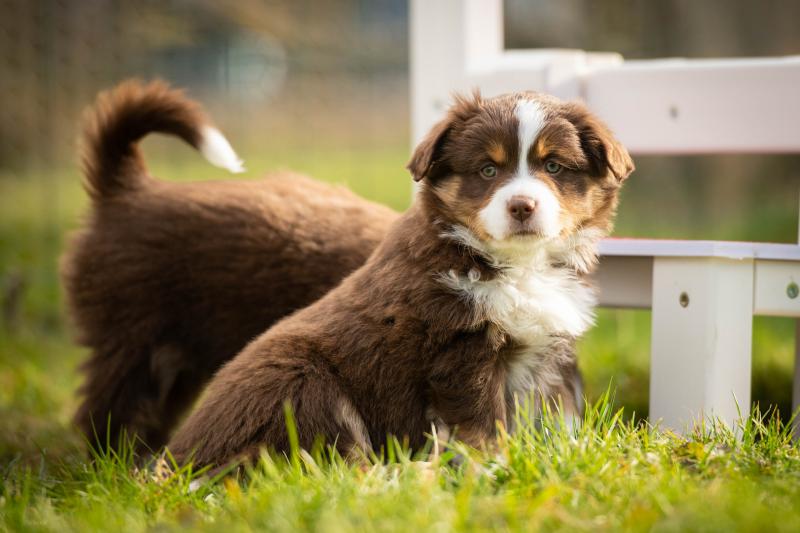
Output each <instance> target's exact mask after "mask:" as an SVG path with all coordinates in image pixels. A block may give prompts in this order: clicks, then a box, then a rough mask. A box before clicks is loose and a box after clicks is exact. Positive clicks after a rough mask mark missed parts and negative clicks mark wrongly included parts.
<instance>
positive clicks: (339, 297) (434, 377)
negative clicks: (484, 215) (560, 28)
mask: <svg viewBox="0 0 800 533" xmlns="http://www.w3.org/2000/svg"><path fill="white" fill-rule="evenodd" d="M520 98H536V99H537V101H540V102H541V103H542V105H544V106H547V107H548V109H550V112H551V113H552V114H553V116H554V117H556V116H558V117H560V118H561V119H563V120H564V121H565V123H567V124H569V127H570V128H572V129H573V130H574V132H575V134H576V135H577V136H578V142H579V144H580V146H581V149H582V150H583V154H582V155H583V156H584V157H583V158H584V162H583V164H582V165H581V166H576V167H575V168H573V169H570V170H569V171H568V172H566V173H565V174H564V175H563V176H560V177H552V178H546V177H543V178H542V179H547V180H548V183H549V186H550V187H551V188H552V189H553V191H554V192H555V194H558V195H560V197H561V201H562V202H563V204H562V205H563V206H564V207H565V211H567V215H568V219H569V220H568V222H569V224H568V225H567V226H565V232H567V233H568V235H567V236H570V235H572V234H573V233H576V232H578V231H579V230H580V229H582V228H586V227H597V228H602V229H605V228H608V227H609V226H610V224H611V216H612V215H613V213H612V211H610V210H609V209H611V210H613V206H614V205H616V204H615V202H616V193H617V190H618V188H619V184H620V182H621V180H622V179H623V178H624V177H625V176H627V173H628V172H629V170H620V168H621V167H619V164H621V163H619V162H620V161H623V159H624V158H622V159H620V154H622V153H624V154H625V157H627V153H625V152H624V148H622V147H621V146H620V145H618V143H617V142H616V141H615V140H614V139H613V137H612V136H611V135H610V133H608V131H607V130H606V129H605V127H604V126H602V125H601V124H599V123H598V122H595V119H593V118H592V117H591V116H590V115H589V114H588V112H587V111H586V110H585V109H583V108H579V107H576V106H573V105H572V104H562V103H561V102H559V101H557V100H555V99H552V98H547V97H544V96H541V95H533V94H516V95H508V96H504V97H498V98H494V99H489V100H484V99H481V98H480V97H479V96H477V95H476V96H474V97H473V98H461V99H458V101H457V102H456V105H455V106H453V108H452V109H451V110H450V112H449V113H448V116H447V117H446V118H445V120H443V121H442V122H440V123H439V124H437V125H436V126H435V127H434V128H433V129H432V131H431V133H430V134H429V135H428V136H427V137H426V138H425V139H424V140H423V141H422V143H421V144H420V145H419V146H418V147H417V149H416V151H415V153H414V155H413V156H412V159H411V162H410V163H409V169H410V170H411V172H412V174H413V176H414V179H415V180H417V181H421V182H422V183H421V190H420V193H419V197H418V199H417V201H416V202H415V204H414V206H413V207H412V208H411V209H410V210H409V211H408V212H406V213H405V214H404V215H403V216H402V217H401V218H400V220H398V221H397V222H396V223H395V224H394V225H393V227H392V228H391V229H390V230H389V233H388V235H387V236H386V238H385V239H384V240H383V242H382V243H381V244H380V246H379V247H378V249H377V250H376V251H375V252H374V253H373V254H372V256H371V257H370V258H369V259H368V261H367V263H366V264H365V265H364V266H363V267H361V268H360V269H358V270H357V271H355V272H354V273H353V274H351V275H350V276H349V277H348V278H347V279H345V280H344V281H343V282H342V284H341V285H339V286H338V287H337V288H335V289H333V290H332V291H331V292H329V293H328V294H326V295H325V296H324V297H323V298H322V299H320V300H319V301H317V302H315V303H314V304H312V305H310V306H309V307H307V308H305V309H303V310H301V311H299V312H297V313H296V314H294V315H292V316H290V317H288V318H286V319H284V320H282V321H281V322H279V323H278V324H276V325H275V326H273V327H272V328H271V329H269V330H268V331H267V332H265V333H264V334H262V335H261V336H260V337H259V338H257V339H256V340H254V341H253V342H252V343H250V344H249V345H248V346H247V347H246V348H245V349H244V351H243V352H242V353H240V354H239V355H238V356H236V358H234V359H233V360H232V361H231V362H229V363H228V364H227V365H225V366H224V367H223V368H222V369H221V370H220V372H219V373H218V374H217V375H216V376H215V378H214V379H213V380H212V382H211V383H210V385H209V388H208V391H207V394H206V395H205V400H204V401H203V402H202V403H201V405H200V406H199V407H198V409H197V410H196V411H195V412H193V413H192V414H191V415H190V417H189V418H188V419H187V421H186V422H185V423H184V424H183V426H182V427H181V428H180V429H179V430H178V432H177V433H176V435H175V436H174V438H173V439H172V440H171V442H170V444H169V449H170V450H171V452H172V453H173V454H175V456H176V457H177V459H178V460H179V461H187V460H189V459H193V460H194V461H195V463H196V464H199V465H222V464H224V463H226V462H228V461H231V460H234V459H237V458H240V457H249V456H252V455H253V454H254V453H255V452H256V451H257V450H258V449H259V448H260V447H268V448H272V449H274V450H286V449H287V448H288V446H289V441H288V437H287V430H286V420H285V418H284V403H285V402H286V403H288V405H289V406H290V407H291V409H292V411H293V413H294V417H295V419H296V424H297V431H298V437H299V443H300V446H301V447H304V448H309V447H311V446H312V445H313V444H314V442H315V441H317V439H319V438H322V439H324V440H325V441H326V442H328V443H335V444H336V447H337V448H338V449H339V450H340V451H342V452H343V453H346V454H348V453H352V452H353V450H354V449H359V448H360V449H361V450H360V451H361V452H370V451H376V452H378V451H379V450H380V449H381V448H382V446H383V445H384V444H385V443H386V439H387V436H389V435H394V436H396V437H398V438H400V439H403V440H405V441H407V442H408V443H409V444H410V446H411V447H412V448H419V447H420V446H422V445H423V444H424V442H425V433H426V432H429V431H430V428H431V424H432V423H433V424H435V425H437V426H438V427H440V428H442V429H443V430H445V432H447V431H449V430H450V429H451V428H452V429H453V430H454V431H455V434H456V436H457V437H458V438H460V439H462V440H464V441H465V442H467V443H469V444H472V445H481V444H483V443H485V442H486V441H487V440H489V439H491V438H492V436H493V435H494V432H495V428H496V424H498V423H501V424H505V425H508V424H509V422H510V421H511V420H510V419H511V417H512V415H513V411H512V409H513V408H514V405H515V401H516V399H517V398H516V397H515V396H514V393H513V391H512V390H511V389H510V388H509V386H508V384H507V379H508V377H509V373H510V372H512V367H513V366H514V365H515V362H516V360H517V359H518V358H519V357H522V356H524V355H525V353H526V352H525V348H526V347H525V346H523V345H521V344H520V342H518V341H517V339H515V338H512V336H511V335H510V334H509V333H508V332H507V331H504V329H503V327H502V325H501V324H498V323H497V322H496V321H495V320H494V319H493V317H492V316H491V315H490V314H487V312H486V311H485V309H484V308H482V307H481V306H479V305H476V304H475V303H474V302H473V301H471V300H469V299H467V298H464V297H463V296H462V295H461V294H457V293H454V291H453V290H451V289H450V288H448V286H446V284H444V283H442V279H441V278H442V276H443V275H445V274H446V273H448V272H451V273H453V274H454V275H456V274H462V275H466V274H467V273H469V274H470V275H473V274H478V275H479V278H480V280H482V281H492V280H502V279H503V277H504V276H505V275H506V272H505V268H506V267H505V266H503V265H502V264H498V262H497V261H495V260H494V258H493V257H490V256H487V255H486V254H485V253H484V252H483V251H482V250H481V249H477V248H474V247H472V246H470V245H469V244H468V243H464V242H459V241H457V240H455V239H450V238H447V237H443V235H442V234H443V232H445V231H447V230H448V229H449V228H451V227H452V226H454V225H465V226H467V227H468V228H469V229H471V230H473V233H474V234H475V235H476V237H477V238H478V239H482V238H483V235H485V234H486V232H485V231H481V227H480V222H479V221H478V218H477V217H476V213H477V212H478V210H479V209H480V208H481V207H482V206H484V205H486V204H487V202H488V200H489V199H490V198H491V196H492V193H493V192H494V191H495V190H497V188H498V187H500V186H502V184H503V183H505V182H506V181H507V180H508V179H509V176H510V173H509V172H508V170H507V169H505V168H500V174H499V175H498V176H497V178H496V179H493V180H486V179H483V178H482V177H481V176H480V173H479V172H480V168H481V166H482V165H484V164H485V161H486V159H485V158H486V156H487V150H491V147H492V146H493V144H495V143H501V144H502V146H503V147H504V151H505V152H506V154H507V156H508V160H509V161H512V162H513V161H515V160H516V158H517V155H516V154H517V152H519V148H518V143H517V142H516V141H515V137H514V136H515V134H514V132H515V128H516V126H517V122H516V119H515V118H514V116H513V109H514V105H515V104H516V102H517V101H518V100H519V99H520ZM567 149H569V147H567ZM531 152H532V153H533V152H534V150H531ZM612 154H614V155H613V157H612ZM488 156H491V154H490V153H488ZM627 161H630V160H629V159H628V160H627ZM543 163H544V162H543V161H538V160H534V161H532V165H533V167H534V168H535V169H536V172H537V176H539V175H540V174H541V168H540V165H541V164H543ZM628 166H629V167H630V169H632V165H628ZM576 182H581V183H583V186H581V187H575V186H574V184H575V183H576ZM579 189H580V190H582V191H583V193H582V194H578V193H577V191H578V190H579ZM592 252H593V249H592V248H589V252H587V253H592ZM552 261H553V263H554V265H553V268H556V269H564V271H566V274H568V275H569V276H572V279H577V277H578V276H580V275H582V273H583V272H582V271H580V269H579V268H578V267H577V266H575V265H573V264H571V263H570V262H569V261H566V260H565V261H564V262H563V263H561V262H559V260H558V259H556V258H553V259H552ZM578 282H579V281H578ZM579 283H580V282H579ZM538 356H541V357H542V358H543V360H547V361H552V362H553V363H552V365H551V366H552V369H553V372H554V373H555V374H557V375H555V376H552V379H554V380H555V381H554V382H553V383H552V384H551V383H549V382H546V381H542V386H541V389H540V390H539V391H538V392H540V393H541V394H544V395H545V396H546V398H547V400H548V401H553V402H556V401H558V399H559V398H561V399H563V400H564V402H565V403H568V404H569V405H568V406H567V408H568V409H571V410H572V412H574V411H577V410H578V409H579V400H578V399H577V398H576V397H575V395H576V394H577V389H578V384H577V382H578V375H577V371H576V366H575V358H574V339H573V338H570V337H565V336H563V335H560V334H557V333H554V334H553V336H552V337H551V338H550V339H549V344H548V346H547V347H546V348H544V349H543V350H542V351H541V352H540V353H539V354H538V355H537V357H538ZM532 372H534V371H532ZM534 377H537V378H538V377H539V376H538V375H536V376H534ZM529 392H531V393H533V392H536V391H529ZM342 405H346V406H348V407H347V413H348V416H347V417H343V416H342V414H341V409H342V408H341V406H342ZM345 420H346V422H345ZM364 432H366V435H367V436H368V438H366V437H364V436H363V434H364ZM365 447H366V448H367V449H364V448H365Z"/></svg>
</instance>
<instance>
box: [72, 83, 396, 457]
mask: <svg viewBox="0 0 800 533" xmlns="http://www.w3.org/2000/svg"><path fill="white" fill-rule="evenodd" d="M151 132H161V133H167V134H172V135H177V136H179V137H181V138H182V139H184V140H186V141H187V142H188V143H189V144H191V145H192V146H194V147H197V148H198V149H200V150H201V151H202V153H203V154H204V155H205V156H206V157H207V158H208V159H209V160H210V161H211V162H213V163H215V164H218V165H221V166H223V167H225V168H228V169H229V170H234V171H235V170H238V169H240V168H241V163H240V162H239V160H238V158H237V157H236V154H235V153H234V152H233V150H232V149H231V147H230V145H229V144H228V143H227V141H225V139H224V137H222V135H221V134H220V133H219V132H218V131H217V130H216V129H213V127H212V126H211V125H210V122H209V121H208V119H207V118H206V117H205V116H204V114H203V113H202V111H201V109H200V108H199V106H198V105H197V104H196V103H194V102H192V101H191V100H189V99H187V98H186V97H185V96H184V95H183V94H182V93H181V92H179V91H175V90H171V89H169V88H168V87H167V86H166V85H165V84H163V83H158V82H156V83H151V84H148V85H144V84H141V83H137V82H127V83H124V84H122V85H120V86H119V87H117V88H116V89H114V90H112V91H110V92H108V93H105V94H102V95H101V96H100V97H99V99H98V101H97V103H96V105H95V106H94V108H93V109H92V110H91V112H90V113H89V117H88V122H87V130H86V134H85V139H84V141H85V142H84V144H85V146H84V154H83V156H84V171H85V174H86V187H87V190H88V191H89V193H90V195H91V198H92V205H91V210H90V212H89V216H88V219H87V221H86V224H85V226H84V228H83V229H81V230H80V231H79V232H78V234H77V235H75V237H74V238H73V240H72V242H71V244H70V246H69V247H68V249H67V252H66V254H65V256H64V257H63V260H62V274H63V282H64V287H65V289H66V296H67V300H68V303H69V308H70V311H71V314H72V316H73V318H74V320H75V322H76V324H77V326H78V329H79V334H80V340H81V341H82V343H83V344H85V345H86V346H88V347H89V348H90V349H91V353H90V356H89V359H88V360H87V361H86V363H85V364H84V367H83V368H84V371H85V374H86V381H85V383H84V385H83V388H82V393H83V402H82V404H81V406H80V408H79V410H78V413H77V414H76V416H75V420H76V422H77V425H78V426H79V427H80V429H81V430H82V431H83V432H84V433H85V434H86V436H87V437H89V439H90V440H92V441H94V439H95V435H96V438H97V441H98V442H97V444H99V445H100V446H105V445H106V444H110V445H111V446H112V447H114V446H116V445H117V443H118V439H119V436H120V434H121V432H122V431H123V430H125V431H127V434H128V435H129V436H132V435H134V434H135V435H137V436H138V437H139V439H140V440H141V441H142V442H143V443H144V444H145V445H146V446H147V447H150V448H151V449H153V450H155V449H157V448H159V447H161V446H163V445H164V444H165V443H166V441H167V439H168V438H169V435H170V433H171V431H172V429H173V426H174V425H175V424H176V423H177V421H178V420H179V418H180V417H181V416H182V414H183V413H184V411H185V410H186V409H188V407H190V406H191V404H192V403H193V401H194V400H195V399H196V397H197V395H198V394H199V392H200V391H201V390H202V388H203V387H204V386H205V384H206V382H207V381H208V380H209V379H210V378H211V376H212V375H213V373H214V372H215V371H216V370H217V369H218V368H219V367H220V366H221V365H222V364H223V363H224V362H226V361H227V360H229V359H231V358H232V357H233V356H234V355H236V353H238V352H239V351H240V350H241V349H242V348H243V347H244V346H245V345H246V344H247V342H249V341H250V340H251V339H253V338H254V337H255V336H256V335H258V334H260V333H261V332H263V331H264V330H265V329H266V328H268V327H269V326H270V325H272V324H273V323H274V322H276V321H277V320H278V319H280V318H282V317H284V316H286V315H288V314H289V313H291V312H293V311H295V310H297V309H300V308H302V307H305V306H306V305H308V304H310V303H311V302H313V301H314V300H316V299H317V298H319V297H320V296H322V295H323V294H325V293H326V292H327V291H328V290H329V289H331V288H332V287H334V286H335V285H336V284H338V283H339V282H340V281H341V280H342V278H344V277H345V276H346V275H347V274H349V273H350V272H352V271H353V270H355V269H356V268H358V267H359V266H361V265H362V264H363V263H364V261H365V260H366V258H367V257H368V256H369V254H370V253H371V252H372V251H373V250H374V249H375V247H376V246H377V244H378V243H379V242H380V240H381V239H382V238H383V237H384V235H385V234H386V232H387V230H388V228H389V226H390V225H391V224H392V223H393V222H394V221H395V220H396V219H397V217H398V215H397V214H396V213H395V212H394V211H392V210H390V209H388V208H386V207H383V206H380V205H377V204H375V203H372V202H368V201H366V200H363V199H361V198H359V197H358V196H356V195H355V194H353V193H351V192H349V191H347V190H345V189H343V188H339V187H333V186H329V185H325V184H322V183H319V182H316V181H313V180H310V179H308V178H305V177H303V176H298V175H293V174H288V173H280V174H276V175H273V176H269V177H268V179H265V180H247V181H218V182H202V183H167V182H163V181H159V180H156V179H154V178H153V177H151V176H150V175H149V174H148V172H147V169H146V167H145V165H144V162H143V160H142V157H141V155H140V152H139V150H138V149H137V147H136V143H137V141H139V140H140V139H141V138H142V137H144V136H145V135H147V134H149V133H151Z"/></svg>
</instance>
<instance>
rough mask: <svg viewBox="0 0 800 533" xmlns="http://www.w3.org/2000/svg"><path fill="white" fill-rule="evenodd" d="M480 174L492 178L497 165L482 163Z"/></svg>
mask: <svg viewBox="0 0 800 533" xmlns="http://www.w3.org/2000/svg"><path fill="white" fill-rule="evenodd" d="M481 176H483V177H484V178H488V179H492V178H494V177H495V176H497V167H496V166H494V165H491V164H489V165H484V166H483V168H482V169H481Z"/></svg>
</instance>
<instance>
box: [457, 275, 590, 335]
mask: <svg viewBox="0 0 800 533" xmlns="http://www.w3.org/2000/svg"><path fill="white" fill-rule="evenodd" d="M443 281H444V282H445V284H446V285H448V286H449V287H450V288H452V289H454V290H456V291H458V292H460V293H462V294H463V295H464V296H466V297H468V298H469V299H470V300H471V301H472V302H474V304H475V305H476V306H478V308H479V309H480V311H481V312H482V313H483V314H484V315H485V316H487V317H488V318H489V320H490V321H491V322H493V323H495V324H496V325H498V326H499V327H500V328H501V329H502V330H503V331H504V332H505V333H506V334H508V335H509V336H511V337H512V338H513V339H514V340H515V341H516V342H518V343H519V344H522V345H525V346H526V347H529V348H531V349H533V350H536V349H541V348H544V347H546V346H548V345H549V344H550V340H551V339H552V338H553V337H554V336H564V335H568V336H572V337H575V336H578V335H581V334H582V333H584V332H585V331H586V329H587V328H588V327H589V326H591V325H592V322H593V320H594V312H593V310H594V306H595V304H596V298H595V295H594V292H593V291H592V289H591V288H590V287H588V286H587V285H585V284H584V283H582V282H581V281H580V280H579V279H578V278H577V276H575V274H574V273H573V272H571V271H570V270H569V269H566V268H559V267H554V266H551V265H544V266H530V267H509V268H507V269H506V270H505V271H504V272H503V274H501V275H499V276H497V277H496V278H494V279H490V280H481V279H480V278H479V276H478V275H477V272H475V271H472V272H470V273H469V274H468V275H460V274H457V273H455V272H452V271H451V272H449V273H448V274H447V275H446V276H443Z"/></svg>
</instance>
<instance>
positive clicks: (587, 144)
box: [408, 92, 634, 249]
mask: <svg viewBox="0 0 800 533" xmlns="http://www.w3.org/2000/svg"><path fill="white" fill-rule="evenodd" d="M633 168H634V167H633V162H632V161H631V158H630V156H629V155H628V152H627V150H625V148H624V147H623V146H622V145H621V144H620V143H619V142H618V141H617V140H616V139H615V138H614V136H613V135H612V134H611V132H610V131H609V129H608V128H607V127H606V126H605V125H604V124H603V123H602V122H600V120H598V119H597V118H596V117H595V116H594V115H592V114H591V113H590V112H589V111H588V110H587V109H586V108H585V107H584V106H583V105H581V104H579V103H575V102H569V103H567V102H562V101H560V100H558V99H557V98H554V97H551V96H547V95H542V94H537V93H532V92H525V93H514V94H508V95H503V96H498V97H495V98H490V99H483V98H481V97H480V95H478V94H475V95H473V96H472V97H457V98H456V102H455V104H454V105H453V106H452V107H451V108H450V110H449V111H448V114H447V116H446V117H445V119H444V120H442V121H441V122H439V123H438V124H437V125H436V126H434V127H433V129H432V130H431V132H430V133H429V134H428V136H427V137H426V138H425V139H424V140H423V141H422V142H421V143H420V144H419V146H418V147H417V148H416V150H415V152H414V154H413V156H412V158H411V161H410V162H409V164H408V169H409V170H410V171H411V174H412V175H413V176H414V180H416V181H419V182H421V184H422V194H423V195H424V196H425V198H426V199H427V200H428V201H429V202H428V204H429V205H430V206H431V208H432V209H435V210H436V211H437V213H436V217H437V218H438V219H440V220H443V221H444V222H445V223H449V224H451V225H457V226H463V227H465V228H467V229H469V230H470V232H471V233H472V234H473V235H474V236H475V237H476V238H478V239H479V240H480V241H482V242H483V243H484V244H486V245H488V246H489V247H490V248H492V249H502V248H504V247H507V246H508V247H514V248H518V247H520V246H525V245H527V244H533V243H534V242H542V241H549V240H554V239H559V238H566V237H569V236H571V235H573V234H575V233H576V232H579V231H581V230H587V229H591V230H595V232H597V233H605V232H607V231H609V230H610V227H611V223H612V219H613V216H614V212H615V209H616V204H617V194H618V191H619V188H620V185H621V184H622V182H623V181H624V180H625V178H627V177H628V175H629V174H630V173H631V172H632V171H633Z"/></svg>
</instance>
